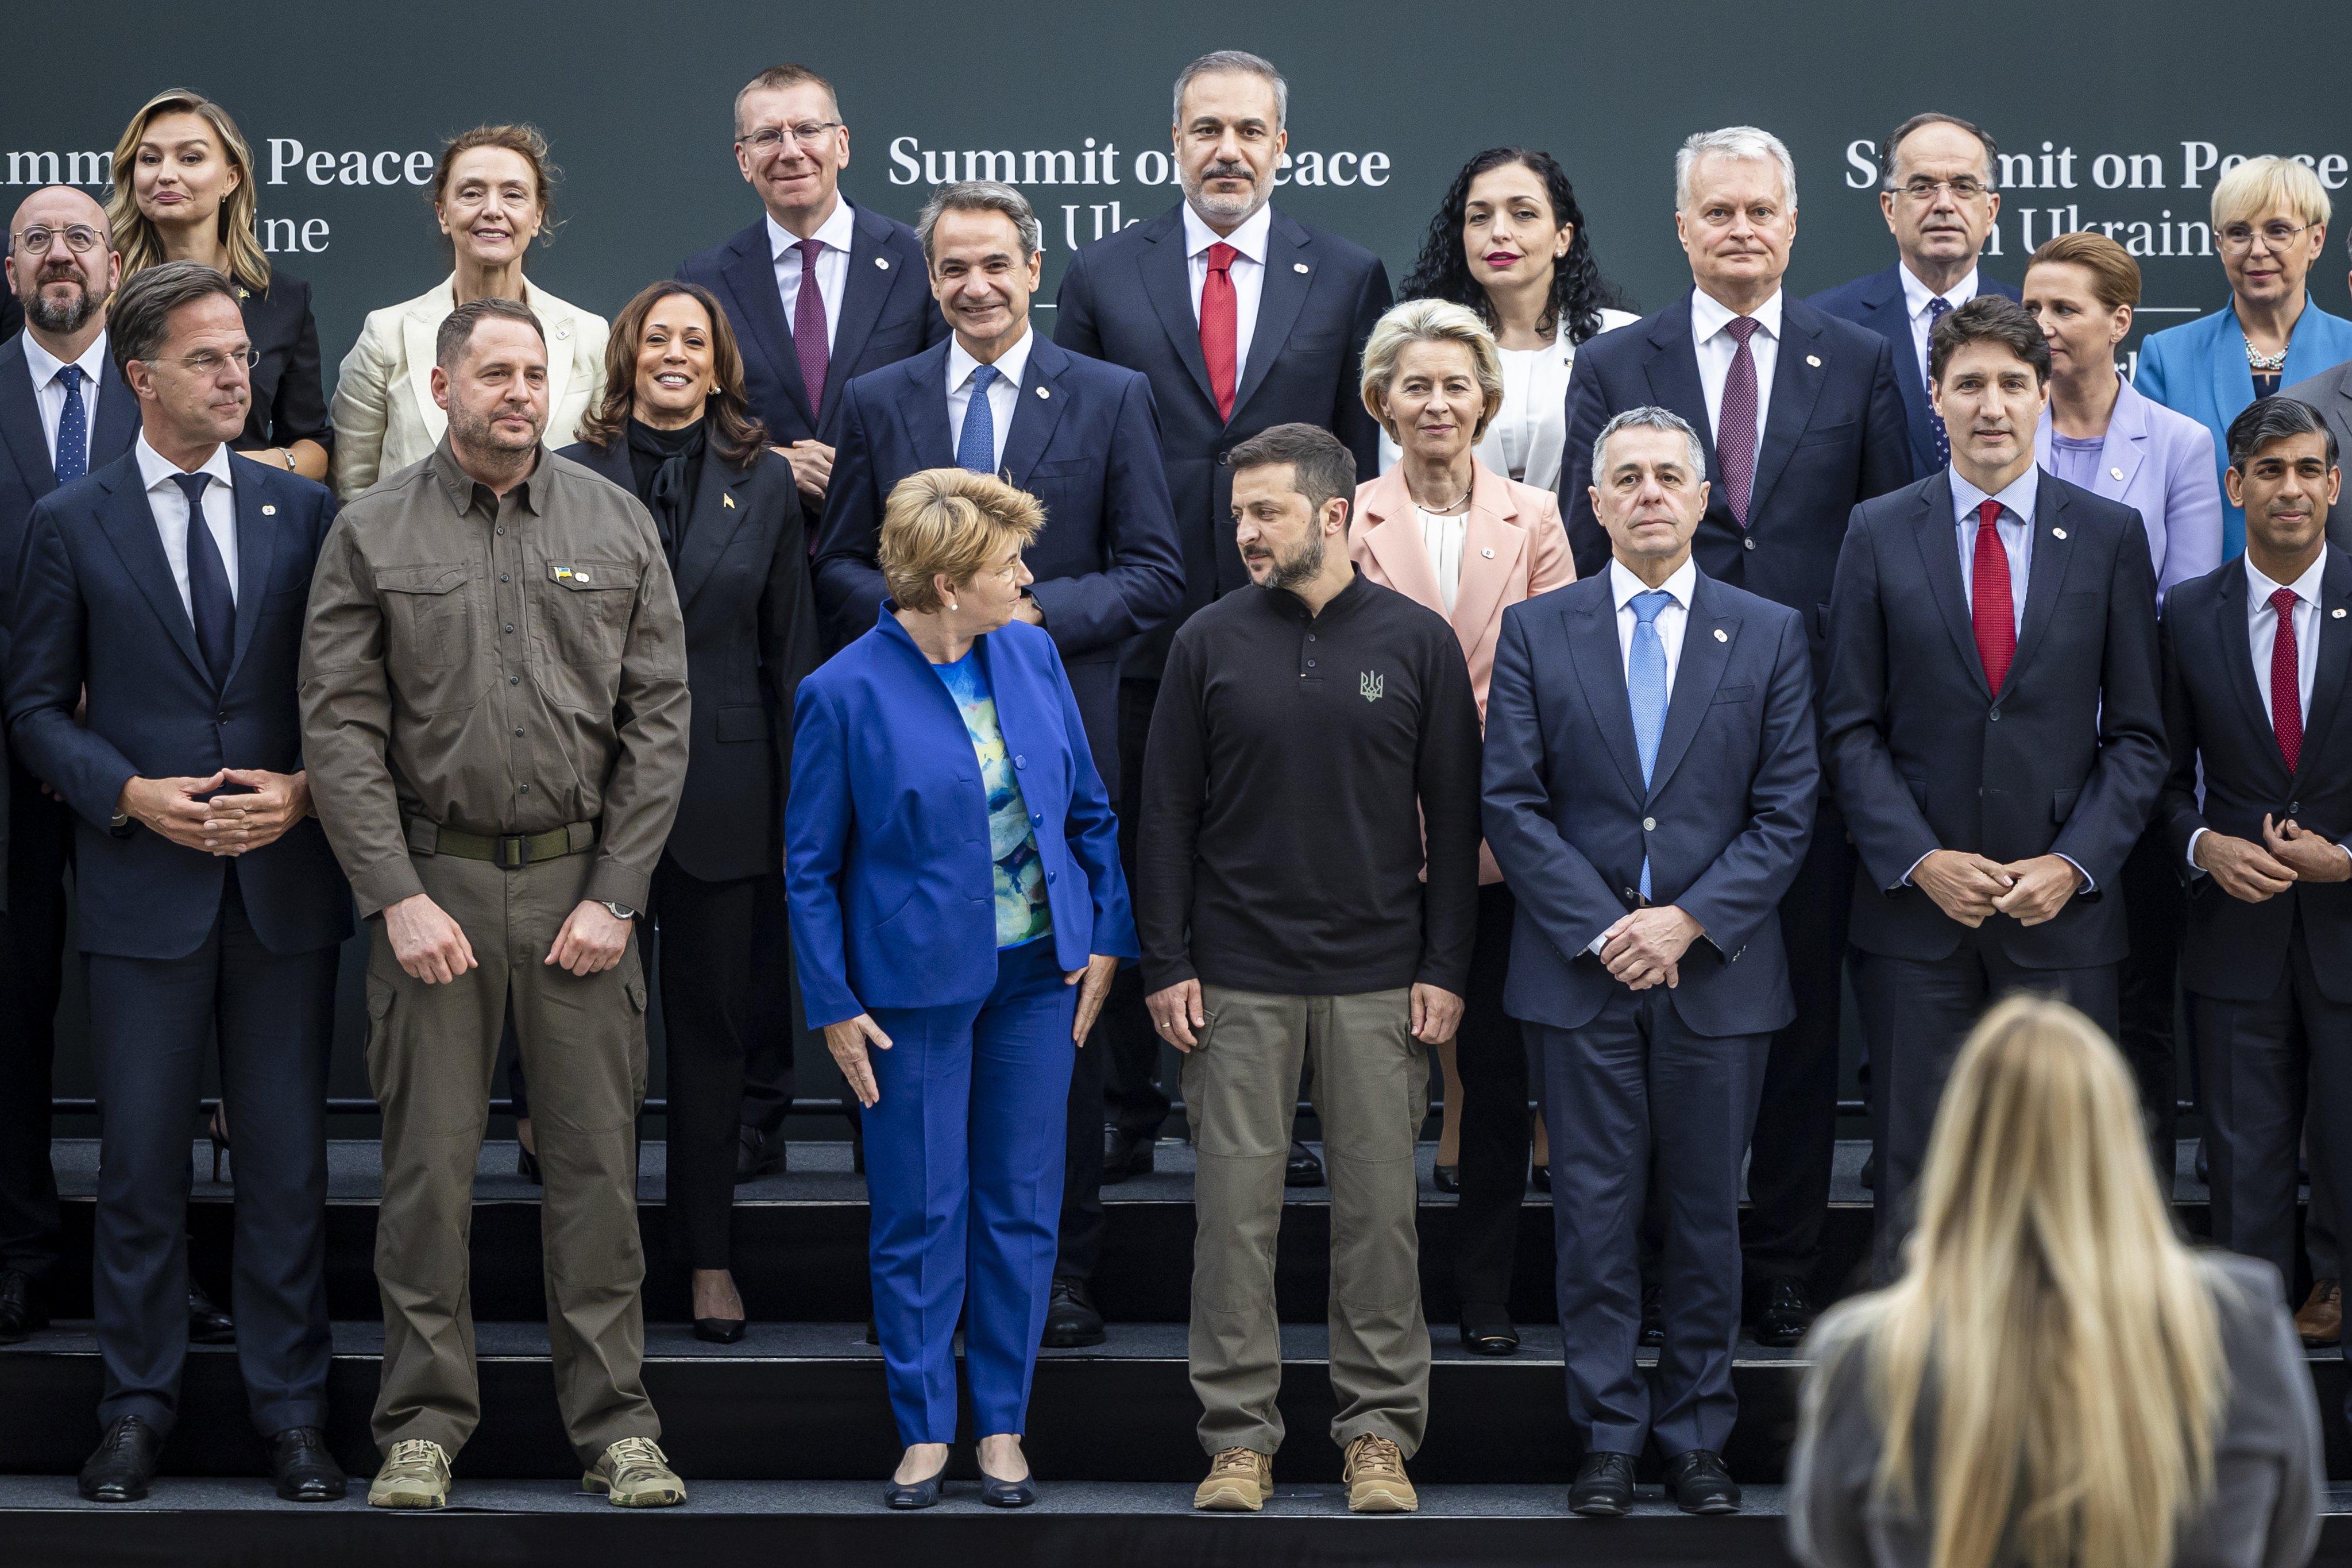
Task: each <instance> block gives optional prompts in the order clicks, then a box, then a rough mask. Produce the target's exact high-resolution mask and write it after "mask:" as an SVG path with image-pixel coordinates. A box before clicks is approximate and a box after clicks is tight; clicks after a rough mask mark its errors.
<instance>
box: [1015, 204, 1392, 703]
mask: <svg viewBox="0 0 2352 1568" xmlns="http://www.w3.org/2000/svg"><path fill="white" fill-rule="evenodd" d="M1391 298H1392V296H1391V294H1390V292H1389V275H1388V269H1387V268H1384V267H1382V266H1381V259H1380V258H1379V257H1377V256H1374V255H1373V254H1372V253H1371V252H1370V251H1369V250H1366V249H1365V248H1364V247H1361V246H1360V245H1357V244H1354V243H1353V242H1351V241H1349V240H1345V239H1342V238H1340V237H1339V236H1337V235H1334V234H1327V233H1325V232H1324V231H1322V230H1321V229H1317V228H1309V227H1308V226H1307V225H1305V224H1303V223H1299V222H1297V220H1296V219H1294V218H1291V217H1289V216H1286V215H1285V214H1284V213H1283V212H1282V211H1281V210H1280V209H1278V208H1277V209H1276V211H1275V213H1274V216H1273V217H1272V220H1271V224H1270V226H1269V228H1268V230H1267V242H1266V264H1265V289H1264V291H1263V292H1262V293H1261V294H1260V296H1259V299H1258V307H1257V324H1256V326H1255V328H1254V329H1253V330H1252V333H1251V337H1250V351H1249V363H1246V364H1244V365H1243V366H1242V367H1241V376H1240V379H1239V381H1237V382H1236V383H1235V384H1234V415H1233V417H1232V418H1231V419H1224V418H1221V417H1219V416H1218V414H1217V403H1216V399H1215V397H1214V396H1213V395H1212V394H1211V392H1210V390H1209V365H1208V361H1207V360H1205V359H1204V358H1202V354H1201V328H1200V323H1199V322H1198V321H1196V320H1195V319H1194V317H1193V314H1192V271H1191V263H1190V261H1189V260H1188V258H1186V256H1185V254H1184V213H1183V208H1182V206H1181V205H1177V206H1173V207H1171V208H1169V209H1168V210H1167V211H1166V212H1164V213H1162V214H1160V216H1158V217H1156V218H1152V219H1150V220H1149V221H1148V222H1144V223H1139V224H1134V225H1131V226H1129V227H1127V228H1124V229H1121V230H1120V231H1119V232H1118V233H1117V234H1114V235H1108V236H1106V237H1103V238H1101V239H1098V240H1097V241H1095V242H1094V243H1093V244H1092V245H1089V246H1087V247H1084V248H1083V249H1081V250H1079V251H1078V252H1076V254H1075V255H1073V256H1072V257H1071V258H1070V260H1069V265H1068V267H1067V268H1065V270H1064V271H1063V273H1062V286H1061V292H1060V294H1059V295H1058V296H1057V299H1058V300H1059V305H1058V308H1057V309H1056V310H1055V324H1054V341H1055V342H1057V343H1059V344H1061V345H1062V347H1064V348H1066V349H1069V350H1071V351H1073V352H1075V353H1082V354H1086V355H1087V356H1089V357H1090V358H1094V359H1099V360H1108V361H1109V362H1110V363H1113V364H1118V365H1125V366H1126V367H1127V368H1128V369H1129V370H1137V371H1141V372H1142V373H1143V374H1145V375H1146V376H1148V377H1150V382H1151V395H1152V399H1153V401H1154V402H1155V403H1156V404H1157V405H1158V406H1159V410H1160V449H1161V452H1162V455H1163V458H1164V461H1165V463H1166V466H1167V471H1168V494H1169V497H1170V499H1171V500H1172V502H1173V503H1174V505H1175V509H1176V531H1177V536H1178V540H1179V542H1180V544H1181V548H1182V550H1183V552H1184V600H1183V604H1182V605H1181V608H1180V609H1179V610H1178V612H1177V613H1176V614H1175V615H1174V616H1170V617H1169V618H1168V619H1167V620H1166V621H1164V622H1162V623H1161V624H1160V626H1159V627H1158V629H1157V630H1155V631H1153V632H1152V633H1151V634H1150V635H1149V636H1147V637H1144V638H1143V640H1142V641H1141V642H1140V643H1139V645H1138V646H1137V647H1136V649H1135V651H1134V652H1133V653H1132V654H1131V655H1130V657H1129V660H1128V669H1127V673H1129V674H1130V675H1140V676H1149V677H1152V678H1154V679H1156V678H1157V677H1158V676H1159V674H1160V667H1161V666H1162V665H1163V664H1164V663H1165V662H1166V661H1167V658H1168V644H1169V641H1170V639H1171V638H1172V637H1175V635H1176V628H1177V627H1178V626H1182V625H1183V624H1184V622H1185V620H1186V619H1187V618H1188V617H1189V616H1191V615H1192V612H1193V611H1195V610H1198V609H1199V608H1201V607H1202V605H1206V604H1208V603H1210V602H1211V601H1212V600H1215V599H1219V598H1222V597H1223V596H1224V595H1227V594H1229V593H1231V592H1232V591H1233V590H1234V589H1235V588H1238V587H1240V586H1242V585H1243V584H1245V583H1247V582H1248V581H1249V574H1248V573H1247V572H1245V571H1244V570H1243V568H1242V556H1241V550H1240V548H1239V547H1238V546H1237V545H1235V544H1234V519H1233V492H1234V483H1233V474H1232V472H1231V470H1229V469H1227V468H1225V466H1224V463H1223V458H1224V455H1225V453H1226V452H1228V451H1230V450H1231V449H1232V448H1233V447H1235V446H1237V445H1239V444H1240V443H1241V442H1243V441H1244V440H1247V439H1248V438H1249V437H1252V436H1255V435H1256V434H1257V433H1258V432H1259V431H1261V430H1264V429H1266V428H1268V427H1270V426H1276V425H1289V424H1294V423H1295V424H1306V425H1316V426H1321V427H1322V428H1324V429H1326V430H1328V431H1330V432H1331V433H1332V434H1333V435H1335V436H1337V437H1339V439H1340V440H1342V441H1344V442H1346V443H1347V444H1348V447H1349V450H1351V451H1353V452H1354V453H1355V454H1356V478H1357V479H1359V480H1363V479H1371V478H1373V477H1374V476H1375V475H1377V474H1378V473H1379V472H1380V440H1381V430H1380V426H1378V425H1376V424H1374V423H1373V422H1372V416H1370V414H1368V413H1366V412H1365V411H1364V403H1363V396H1362V393H1361V388H1360V382H1361V380H1362V374H1361V373H1362V368H1363V353H1364V340H1365V339H1366V338H1368V337H1370V335H1371V331H1372V328H1373V326H1374V325H1375V324H1377V323H1378V322H1379V321H1380V319H1381V315H1382V314H1383V313H1385V312H1386V311H1387V310H1388V308H1389V304H1390V301H1391Z"/></svg>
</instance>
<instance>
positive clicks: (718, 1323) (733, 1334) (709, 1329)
mask: <svg viewBox="0 0 2352 1568" xmlns="http://www.w3.org/2000/svg"><path fill="white" fill-rule="evenodd" d="M694 1337H695V1338H696V1339H698V1340H709V1342H711V1343H712V1344H714V1345H731V1344H734V1343H736V1342H739V1341H740V1340H741V1339H742V1337H743V1320H742V1319H740V1318H697V1319H695V1320H694Z"/></svg>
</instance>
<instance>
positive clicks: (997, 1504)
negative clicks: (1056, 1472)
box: [980, 1473, 1037, 1508]
mask: <svg viewBox="0 0 2352 1568" xmlns="http://www.w3.org/2000/svg"><path fill="white" fill-rule="evenodd" d="M980 1500H981V1501H982V1502H984V1503H986V1504H987V1505H988V1506H989V1507H991V1508H1027V1507H1028V1506H1029V1505H1030V1504H1031V1503H1033V1502H1035V1501H1036V1500H1037V1483H1036V1482H1035V1481H1034V1480H1032V1479H1029V1478H1028V1477H1027V1476H1024V1477H1022V1478H1021V1479H1019V1480H1017V1481H1000V1480H998V1479H996V1478H995V1477H994V1476H992V1475H988V1474H986V1473H982V1476H981V1478H980Z"/></svg>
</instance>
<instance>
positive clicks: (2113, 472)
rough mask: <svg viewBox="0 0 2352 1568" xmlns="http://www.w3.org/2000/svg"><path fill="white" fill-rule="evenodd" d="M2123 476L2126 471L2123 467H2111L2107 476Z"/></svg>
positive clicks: (2110, 477)
mask: <svg viewBox="0 0 2352 1568" xmlns="http://www.w3.org/2000/svg"><path fill="white" fill-rule="evenodd" d="M2123 477H2124V471H2123V470H2122V469H2121V468H2109V469H2108V470H2107V478H2109V479H2122V478H2123Z"/></svg>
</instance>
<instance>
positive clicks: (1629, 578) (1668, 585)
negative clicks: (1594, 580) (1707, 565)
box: [1609, 555, 1698, 614]
mask: <svg viewBox="0 0 2352 1568" xmlns="http://www.w3.org/2000/svg"><path fill="white" fill-rule="evenodd" d="M1658 586H1659V587H1660V588H1661V589H1663V590H1664V592H1666V593H1668V594H1671V595H1674V601H1675V606H1676V607H1677V608H1679V609H1681V610H1682V611H1683V612H1684V613H1685V614H1688V613H1689V611H1690V604H1691V595H1692V594H1694V593H1696V591H1697V589H1698V558H1697V557H1696V556H1695V555H1694V556H1689V557H1686V558H1685V560H1684V562H1683V563H1682V564H1681V565H1679V566H1677V567H1675V570H1674V574H1673V575H1672V576H1670V577H1668V578H1667V579H1666V580H1665V581H1664V582H1663V583H1661V584H1658ZM1649 591H1650V585H1649V584H1647V583H1644V582H1643V581H1642V580H1641V579H1640V578H1639V577H1636V576H1634V575H1633V573H1631V572H1629V571H1627V570H1626V569H1625V563H1623V562H1622V561H1620V560H1618V559H1617V558H1616V557H1614V556H1612V557H1610V560H1609V597H1610V599H1611V600H1612V602H1613V603H1614V604H1615V605H1616V607H1617V608H1619V609H1621V610H1622V609H1623V608H1624V607H1625V606H1626V605H1627V604H1628V603H1629V602H1630V601H1631V600H1632V599H1633V595H1636V594H1646V593H1648V592H1649Z"/></svg>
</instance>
